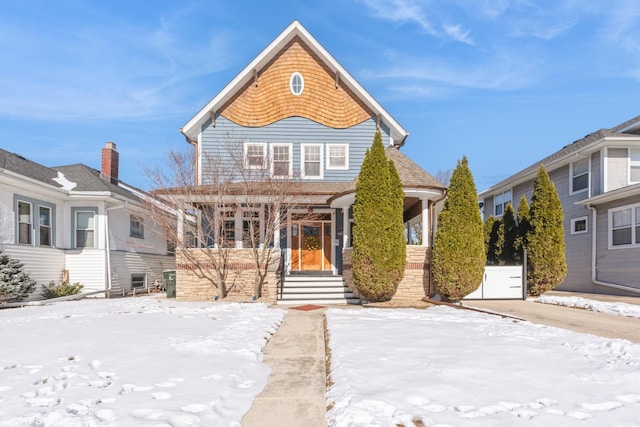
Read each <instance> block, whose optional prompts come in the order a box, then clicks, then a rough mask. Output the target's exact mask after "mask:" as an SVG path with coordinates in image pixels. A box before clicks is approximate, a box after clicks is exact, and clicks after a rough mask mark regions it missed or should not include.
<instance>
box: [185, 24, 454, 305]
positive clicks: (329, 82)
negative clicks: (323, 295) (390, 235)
mask: <svg viewBox="0 0 640 427" xmlns="http://www.w3.org/2000/svg"><path fill="white" fill-rule="evenodd" d="M376 129H380V131H381V133H382V137H383V141H384V143H385V145H386V147H387V148H386V151H387V157H388V158H390V159H391V160H393V161H394V162H395V165H396V168H397V169H398V172H399V175H400V178H401V180H402V182H403V186H404V191H405V218H404V219H405V221H406V227H407V230H408V236H407V240H408V241H410V242H420V243H421V245H416V246H408V261H409V262H408V264H407V272H406V274H405V281H404V282H403V284H401V286H400V289H399V291H398V293H397V296H414V297H417V296H425V295H428V294H429V293H430V289H429V282H430V280H429V265H430V249H429V247H430V245H431V242H432V236H433V223H434V217H433V212H434V206H435V204H436V203H437V202H439V201H441V200H442V199H443V198H444V194H445V187H444V185H443V184H441V183H439V182H438V181H437V180H436V179H434V178H433V177H432V176H431V175H429V174H428V173H427V172H425V171H424V170H422V169H421V168H420V167H419V166H418V165H416V164H415V163H413V162H412V161H411V160H410V159H408V158H407V157H406V156H405V155H403V154H402V153H401V152H400V151H399V149H400V147H402V146H403V145H404V143H405V140H406V138H407V136H408V132H407V131H406V130H405V129H404V128H403V127H402V126H401V125H400V124H399V123H398V122H397V121H396V120H395V119H394V118H393V117H392V116H391V115H390V114H389V113H388V112H387V111H386V110H385V109H384V108H383V107H382V106H381V105H380V104H379V103H378V102H377V101H376V100H375V99H374V98H373V97H372V96H371V95H370V94H369V93H368V92H367V91H366V90H365V89H364V88H363V87H362V86H361V85H360V84H359V83H358V82H357V81H356V80H355V79H354V78H353V77H352V76H351V75H350V74H349V73H348V72H347V71H346V70H345V69H344V68H343V67H342V66H341V65H340V64H339V63H338V61H336V60H335V59H334V58H333V57H332V56H331V55H330V54H329V53H328V52H327V51H326V50H325V49H324V48H323V47H322V46H321V45H320V43H318V41H317V40H316V39H315V38H313V36H311V34H309V32H308V31H307V30H306V29H305V28H304V27H303V26H302V25H301V24H300V23H299V22H297V21H294V22H293V23H292V24H291V25H289V27H287V28H286V29H285V30H284V31H283V32H282V33H281V34H280V35H279V36H278V37H277V38H276V39H275V40H273V42H271V44H269V46H267V47H266V48H265V49H264V50H263V51H262V52H261V53H260V54H259V55H258V56H257V57H256V58H255V59H254V60H253V61H251V63H250V64H249V65H247V66H246V67H245V68H244V69H243V70H242V71H241V72H240V73H239V74H238V75H237V76H236V77H235V78H234V79H233V80H232V81H231V82H230V83H229V84H228V85H227V86H226V87H224V88H223V89H222V91H221V92H220V93H218V94H217V95H216V96H215V97H214V98H213V99H212V100H211V101H210V102H209V103H207V105H206V106H205V107H204V108H202V109H201V110H200V111H198V113H197V114H196V115H195V116H194V117H193V118H192V119H191V120H189V121H188V123H186V124H185V125H184V127H183V128H182V129H181V131H182V133H183V134H184V135H185V137H186V139H187V142H189V143H191V144H193V145H194V146H195V150H196V154H197V158H198V162H197V163H198V165H197V169H198V171H197V178H196V181H197V184H198V185H200V186H203V188H206V185H207V184H210V183H211V178H210V177H211V176H212V170H211V168H212V167H213V166H211V165H212V159H215V160H216V164H218V165H220V164H232V163H233V159H232V158H230V154H229V152H230V151H233V152H240V153H243V154H242V155H243V156H244V159H243V162H241V163H243V164H244V166H240V167H244V168H245V169H247V170H249V169H263V168H264V169H268V168H270V177H271V178H274V179H278V178H281V179H282V180H283V181H293V182H295V186H294V187H292V188H294V189H295V190H293V189H292V194H293V193H295V196H296V203H294V204H296V205H298V208H300V207H304V210H303V211H302V212H300V210H299V209H298V210H294V209H288V210H287V211H286V212H285V213H284V214H283V218H282V229H281V230H280V231H279V232H277V233H275V234H276V235H275V236H274V239H273V249H274V251H277V252H278V255H277V256H278V257H280V256H282V259H281V260H280V261H281V267H280V268H279V270H278V271H277V274H276V275H274V276H273V277H272V278H271V279H270V283H269V284H268V286H266V288H265V289H263V291H262V293H263V295H265V294H266V296H267V298H268V299H270V300H272V301H273V300H275V299H276V297H279V298H284V295H283V292H284V291H283V290H282V289H281V288H280V286H281V283H280V279H284V280H283V281H284V289H285V290H286V288H287V283H288V282H287V280H290V279H291V277H293V276H296V273H300V272H305V273H306V274H307V275H311V276H313V275H316V276H317V277H318V278H320V277H324V276H327V275H330V276H333V277H334V278H338V279H339V280H340V281H341V280H342V277H344V279H345V281H346V282H347V285H349V286H351V285H352V284H351V273H350V269H351V265H350V254H351V252H350V251H351V227H352V222H353V219H352V218H353V215H352V210H351V206H352V204H353V202H354V198H355V184H356V180H357V176H358V173H359V172H360V166H361V164H362V161H363V159H364V156H365V152H366V150H367V149H368V148H369V147H370V146H371V144H372V142H373V138H374V135H375V133H376ZM239 175H243V174H239ZM206 200H207V199H206V197H204V196H203V203H205V201H206ZM209 200H210V199H209ZM225 200H226V203H225V204H224V205H222V206H211V208H212V209H225V210H226V211H225V212H227V214H228V215H226V216H225V223H228V224H230V226H229V229H227V230H226V231H225V232H226V233H228V235H229V238H230V239H231V240H232V241H235V244H234V245H233V246H234V248H235V252H234V255H237V254H238V253H242V250H243V248H246V246H243V238H242V236H243V231H244V230H243V222H246V220H245V221H243V218H246V216H245V217H243V208H246V204H245V205H244V206H243V202H245V201H246V198H245V196H244V195H243V194H237V192H234V193H233V194H230V195H229V197H227V198H226V199H225ZM302 205H304V206H302ZM268 208H269V207H268V206H263V207H260V211H263V210H264V209H268ZM305 212H313V214H314V215H313V219H311V218H308V217H305V216H304V213H305ZM244 215H246V212H244ZM256 217H258V218H263V215H262V213H261V212H258V213H256ZM415 230H419V231H418V233H420V236H416V235H415ZM309 241H311V242H314V244H311V245H307V244H306V242H309ZM236 261H237V260H236ZM244 262H245V264H246V265H250V261H249V259H248V258H247V257H246V256H245V258H244ZM241 264H242V262H240V261H237V264H236V265H241ZM177 266H178V268H177V270H178V271H177V280H178V283H177V295H178V298H181V297H182V298H195V299H198V298H206V299H209V298H212V297H213V296H215V289H211V288H210V287H209V288H207V287H204V286H200V285H197V284H196V282H198V280H197V279H196V278H195V277H194V275H193V274H192V270H193V265H190V264H189V263H182V262H181V259H180V255H179V254H178V261H177ZM251 277H252V276H248V278H247V280H251ZM318 280H320V279H318ZM352 290H353V289H352ZM232 292H233V290H232ZM302 298H303V297H301V299H302ZM309 298H311V297H309Z"/></svg>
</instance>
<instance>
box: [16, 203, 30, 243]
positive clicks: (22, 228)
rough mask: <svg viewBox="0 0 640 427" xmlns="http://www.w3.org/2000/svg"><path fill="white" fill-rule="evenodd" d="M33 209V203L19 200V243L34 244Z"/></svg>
mask: <svg viewBox="0 0 640 427" xmlns="http://www.w3.org/2000/svg"><path fill="white" fill-rule="evenodd" d="M31 209H32V205H31V203H28V202H18V243H21V244H23V245H31V244H32V239H33V238H32V233H31V230H32V229H33V227H32V224H33V217H32V215H31Z"/></svg>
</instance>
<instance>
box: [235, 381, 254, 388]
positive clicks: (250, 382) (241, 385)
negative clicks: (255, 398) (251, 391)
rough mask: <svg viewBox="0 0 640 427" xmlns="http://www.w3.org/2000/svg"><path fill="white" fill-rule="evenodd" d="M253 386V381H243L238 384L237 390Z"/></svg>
mask: <svg viewBox="0 0 640 427" xmlns="http://www.w3.org/2000/svg"><path fill="white" fill-rule="evenodd" d="M253 384H255V381H253V380H247V381H243V382H241V383H240V384H238V388H249V387H251V386H252V385H253Z"/></svg>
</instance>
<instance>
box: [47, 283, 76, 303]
mask: <svg viewBox="0 0 640 427" xmlns="http://www.w3.org/2000/svg"><path fill="white" fill-rule="evenodd" d="M82 288H84V285H82V284H81V283H74V284H71V283H69V282H62V283H60V284H56V283H55V282H53V281H51V282H49V284H48V285H42V295H43V296H44V297H45V298H46V299H49V298H59V297H67V296H70V295H77V294H79V293H80V292H81V291H82Z"/></svg>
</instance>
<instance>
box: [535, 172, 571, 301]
mask: <svg viewBox="0 0 640 427" xmlns="http://www.w3.org/2000/svg"><path fill="white" fill-rule="evenodd" d="M563 221H564V214H563V212H562V204H561V203H560V198H559V197H558V193H557V192H556V189H555V186H554V185H553V183H552V182H551V179H550V178H549V174H547V171H546V170H545V168H544V167H543V166H541V167H540V168H539V169H538V174H537V176H536V180H535V183H534V185H533V196H532V197H531V209H530V211H529V224H530V229H529V232H528V233H527V238H526V241H527V242H526V245H527V246H526V247H527V255H528V260H527V261H528V262H527V265H528V267H529V268H528V271H527V283H528V284H529V292H530V293H531V294H532V295H540V294H542V293H543V292H546V291H549V290H551V289H553V288H555V287H556V286H558V285H559V284H560V283H561V282H562V281H563V280H564V278H565V276H566V275H567V263H566V259H565V243H564V227H563Z"/></svg>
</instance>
